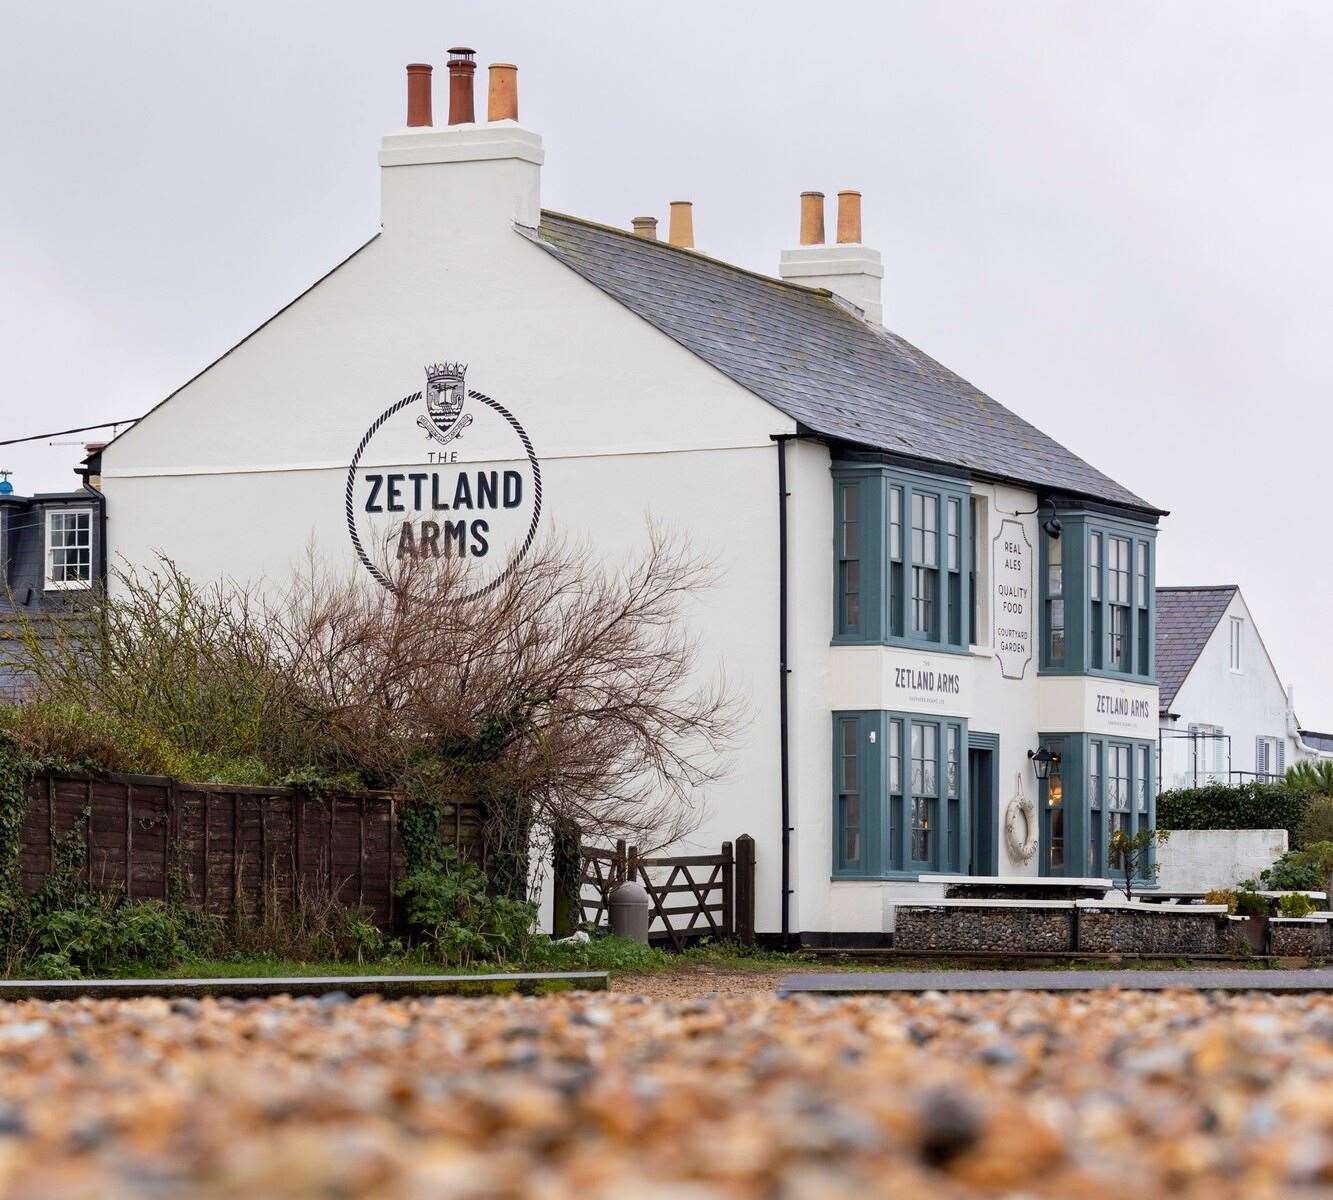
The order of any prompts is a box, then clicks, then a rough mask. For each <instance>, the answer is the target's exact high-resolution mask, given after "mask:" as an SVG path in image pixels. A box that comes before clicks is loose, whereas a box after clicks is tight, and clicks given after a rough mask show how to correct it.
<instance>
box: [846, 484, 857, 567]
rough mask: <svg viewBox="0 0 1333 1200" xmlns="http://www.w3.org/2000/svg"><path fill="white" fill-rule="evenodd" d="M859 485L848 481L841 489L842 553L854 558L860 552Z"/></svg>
mask: <svg viewBox="0 0 1333 1200" xmlns="http://www.w3.org/2000/svg"><path fill="white" fill-rule="evenodd" d="M860 491H861V485H860V484H857V483H850V484H848V485H847V486H846V487H844V488H843V489H842V554H843V557H844V558H855V557H856V556H857V555H858V554H860V552H861V535H860V528H861V525H860V520H859V514H860V511H861V509H860Z"/></svg>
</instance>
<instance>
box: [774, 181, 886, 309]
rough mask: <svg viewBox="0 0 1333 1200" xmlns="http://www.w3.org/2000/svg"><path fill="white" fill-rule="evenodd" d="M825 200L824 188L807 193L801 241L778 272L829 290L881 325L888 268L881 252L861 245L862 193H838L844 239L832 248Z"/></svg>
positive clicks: (786, 254)
mask: <svg viewBox="0 0 1333 1200" xmlns="http://www.w3.org/2000/svg"><path fill="white" fill-rule="evenodd" d="M823 203H824V197H823V194H822V193H820V192H803V193H802V194H801V245H800V246H799V247H798V248H797V249H795V250H784V251H783V252H782V257H781V259H780V260H779V262H778V275H779V276H780V277H781V278H783V279H789V280H791V282H793V283H801V284H805V286H806V287H819V288H827V289H828V290H829V291H830V292H832V293H833V294H834V295H835V296H838V297H839V298H841V299H843V300H845V301H847V303H848V304H851V305H852V306H853V307H855V308H856V309H857V310H859V311H860V313H861V315H862V317H864V319H865V320H867V321H869V322H870V323H871V324H872V325H881V324H883V321H884V306H883V303H882V301H881V299H880V290H881V283H882V281H883V279H884V267H883V266H882V265H881V263H880V257H879V251H878V250H872V249H870V247H868V246H865V245H862V243H861V193H860V192H853V191H842V192H839V193H838V225H837V229H838V241H837V243H836V244H835V245H832V246H829V245H825V244H824V217H823Z"/></svg>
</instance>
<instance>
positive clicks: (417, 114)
mask: <svg viewBox="0 0 1333 1200" xmlns="http://www.w3.org/2000/svg"><path fill="white" fill-rule="evenodd" d="M430 74H431V65H430V63H408V64H407V123H408V125H409V126H410V127H412V128H414V129H415V128H418V127H419V126H422V125H429V124H430V123H431V116H430Z"/></svg>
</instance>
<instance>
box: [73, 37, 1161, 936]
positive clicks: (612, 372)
mask: <svg viewBox="0 0 1333 1200" xmlns="http://www.w3.org/2000/svg"><path fill="white" fill-rule="evenodd" d="M449 69H450V74H451V112H450V121H449V124H448V125H440V126H436V125H434V124H433V123H432V118H431V114H430V74H429V67H427V66H425V65H421V64H416V65H414V66H413V67H411V68H409V106H408V115H409V120H408V125H407V126H406V127H404V128H401V129H396V130H393V131H391V132H390V133H388V134H387V135H386V136H385V137H384V140H383V143H382V145H381V148H380V154H379V171H380V178H381V182H382V195H383V229H382V231H381V232H380V233H378V234H376V235H375V236H374V237H373V238H372V239H371V240H370V241H369V242H368V243H367V244H366V245H364V246H363V247H362V248H361V249H359V250H358V251H357V252H356V253H355V254H353V255H352V256H351V257H350V258H348V259H347V260H346V261H345V262H343V263H342V264H341V265H339V266H338V267H336V268H335V269H334V270H333V271H331V272H330V273H329V274H328V275H326V276H325V277H324V278H323V279H321V280H320V281H319V282H318V283H316V284H314V285H313V286H312V287H311V288H310V289H309V290H308V291H306V292H305V293H304V294H303V295H301V296H299V297H298V298H297V299H295V300H294V301H292V303H291V304H290V305H288V306H287V307H286V308H284V309H283V310H282V311H281V312H279V313H278V314H277V315H275V316H273V317H272V318H270V319H269V320H268V321H266V322H265V323H264V324H262V325H261V326H260V327H259V328H258V329H256V330H255V332H254V333H252V334H251V335H250V336H249V337H247V338H246V339H245V340H243V341H242V342H241V343H240V344H239V345H237V346H236V347H234V348H233V349H232V350H230V351H228V352H227V353H226V354H225V355H223V356H222V357H221V358H220V359H218V361H216V362H215V363H213V364H212V365H211V366H209V367H208V368H206V369H205V370H203V371H202V372H201V373H200V374H199V375H197V376H196V377H195V378H194V379H192V380H190V381H189V382H188V383H187V384H185V385H184V386H183V387H182V388H180V389H179V390H178V391H177V392H175V393H174V394H173V395H171V396H169V397H168V398H167V399H165V400H164V401H162V402H161V403H160V404H158V405H157V407H155V408H154V409H153V410H152V411H151V412H149V413H148V415H147V416H146V417H145V418H143V419H142V420H141V421H140V422H139V423H138V424H136V425H135V426H134V427H133V428H132V429H131V430H129V431H128V432H126V433H123V434H121V436H120V437H118V438H116V439H115V440H114V441H113V442H112V443H111V444H110V445H108V446H107V447H106V448H105V450H103V451H102V453H101V455H100V459H99V461H98V462H97V463H95V464H92V465H93V466H96V467H97V468H98V469H100V474H101V478H102V481H103V488H104V491H105V495H106V499H107V522H108V526H107V529H108V534H107V536H108V545H109V547H110V553H111V554H113V555H116V556H122V557H123V558H125V559H127V560H129V561H130V562H142V561H145V560H149V559H151V558H152V556H153V555H155V554H156V553H157V552H159V551H161V552H163V553H165V554H167V555H169V556H171V557H172V558H173V559H175V561H176V562H177V563H178V564H179V566H180V567H181V568H182V569H183V570H185V571H187V572H188V573H190V574H193V575H197V576H201V577H218V576H228V577H231V578H233V579H238V580H248V579H255V580H258V579H261V578H265V579H270V580H273V579H281V578H283V576H284V575H285V574H287V573H288V572H290V571H291V570H292V569H293V568H296V567H299V566H300V564H301V563H302V562H303V561H304V559H305V555H306V549H307V547H308V546H309V545H310V544H312V543H313V544H314V545H315V546H316V547H317V549H318V551H319V552H320V553H321V555H323V556H324V557H325V558H326V559H327V560H328V561H330V562H334V563H340V564H346V566H347V567H348V569H355V570H358V571H364V572H365V574H366V579H367V584H368V586H378V584H377V583H376V582H375V580H376V571H375V566H374V555H373V554H372V553H370V552H369V550H370V548H373V547H375V546H377V545H380V544H382V540H383V539H384V538H385V537H386V536H387V537H388V538H390V539H391V544H393V545H396V546H397V547H398V552H399V553H411V554H456V555H463V556H466V557H467V558H468V560H469V561H470V563H471V564H472V568H473V569H474V570H475V571H476V573H477V579H478V582H479V586H484V585H485V583H486V582H487V581H489V580H493V579H494V578H495V577H496V576H497V574H498V573H499V572H502V571H504V570H505V569H506V567H507V565H508V564H509V563H510V562H512V561H513V560H514V558H515V557H516V556H518V555H522V554H523V553H524V552H525V549H526V547H527V546H528V544H529V541H530V539H531V537H532V536H534V534H539V533H540V532H541V531H542V530H543V529H546V528H550V527H553V526H554V527H558V528H560V529H561V530H563V531H567V532H570V533H574V534H579V535H586V536H587V537H588V538H590V539H592V541H593V543H594V544H595V545H596V547H597V548H598V550H599V552H600V553H601V554H603V555H605V557H606V559H607V561H608V562H611V563H615V562H620V561H623V560H624V559H625V557H626V556H629V555H633V554H634V553H635V552H636V551H637V550H639V549H640V548H641V547H642V546H643V544H644V540H645V534H646V525H645V523H646V520H647V519H648V518H649V517H651V518H652V519H654V520H656V521H657V522H659V523H661V524H663V525H665V526H667V527H668V528H672V529H676V530H680V531H683V532H685V533H687V534H688V536H689V538H690V540H691V542H692V543H693V545H694V546H696V547H697V548H698V549H699V550H700V551H701V552H703V553H705V554H707V555H708V556H709V557H710V558H712V560H713V561H714V562H715V563H716V564H717V566H718V570H719V582H718V584H717V586H716V587H714V588H713V589H712V590H710V591H709V592H707V593H706V594H703V595H701V596H700V597H698V599H697V600H696V601H694V602H693V607H692V609H691V611H690V619H691V623H692V628H693V630H694V632H695V633H697V636H698V641H699V646H700V650H701V659H702V663H701V667H702V669H703V670H706V671H707V672H708V673H710V674H711V673H712V672H713V671H714V669H715V668H716V667H717V666H718V665H719V664H721V665H723V666H725V669H726V672H727V675H728V677H729V679H730V681H731V683H732V684H733V685H734V686H736V687H738V688H739V689H741V690H742V691H743V693H744V695H745V697H746V699H747V700H748V702H749V710H750V714H751V718H750V720H749V723H748V725H747V726H746V729H745V731H744V735H743V737H742V739H741V741H740V743H739V745H738V746H737V747H736V749H735V752H734V755H733V762H734V769H733V771H732V773H731V775H730V776H729V777H728V778H727V779H726V780H725V781H723V782H722V783H720V784H718V785H715V786H713V787H712V788H711V789H710V791H709V793H708V794H707V795H706V796H705V797H704V803H705V806H706V810H707V817H706V819H705V821H704V823H703V825H702V827H701V828H700V829H699V830H698V831H697V832H696V833H695V834H693V835H692V840H691V842H690V844H689V848H688V849H687V848H686V847H680V848H679V849H681V850H682V851H683V852H689V850H690V849H693V850H694V851H696V852H697V851H699V850H706V849H707V850H715V849H716V848H717V846H718V844H719V843H720V842H721V841H722V840H723V839H733V838H735V837H736V836H737V835H739V834H741V833H748V834H751V835H752V836H753V837H754V838H755V840H756V851H757V853H756V858H757V864H758V879H757V911H756V922H757V928H758V930H759V931H760V932H761V933H766V934H778V933H782V934H792V935H795V936H798V937H800V938H802V939H803V940H805V941H807V942H811V943H819V942H821V941H827V940H828V939H831V938H848V937H856V936H859V935H864V934H881V933H882V932H883V931H884V930H886V929H888V928H891V922H892V920H893V907H894V901H895V899H901V898H904V897H923V896H926V897H928V896H938V895H940V894H941V888H940V885H939V884H938V882H935V883H932V882H929V881H927V882H921V881H920V880H919V877H920V876H921V875H928V874H932V873H955V874H958V873H961V874H974V875H980V876H1002V875H1023V876H1036V875H1048V876H1060V877H1084V876H1104V875H1105V874H1106V868H1107V864H1106V851H1105V847H1106V839H1107V836H1108V831H1109V830H1111V829H1116V828H1120V829H1124V830H1126V831H1133V830H1134V829H1137V828H1140V827H1145V826H1151V825H1152V824H1153V816H1154V806H1155V798H1156V794H1157V790H1158V789H1157V786H1156V763H1155V756H1156V749H1157V739H1158V730H1157V712H1158V690H1157V682H1156V668H1155V664H1154V646H1155V629H1154V622H1155V604H1156V601H1155V597H1156V587H1155V585H1156V579H1155V542H1156V534H1157V523H1158V519H1159V518H1160V517H1161V516H1163V515H1165V514H1164V513H1163V512H1162V510H1161V509H1159V508H1157V507H1156V506H1154V505H1153V504H1151V503H1149V502H1148V501H1146V500H1144V499H1142V498H1141V497H1139V496H1137V495H1136V494H1135V493H1134V492H1132V491H1131V490H1130V489H1128V488H1126V487H1124V486H1123V485H1121V484H1119V483H1117V482H1115V481H1114V480H1112V479H1110V478H1108V477H1107V476H1106V475H1104V474H1103V473H1101V472H1100V471H1098V470H1097V469H1096V468H1095V467H1092V466H1090V465H1089V464H1088V463H1086V462H1084V461H1083V460H1082V459H1080V458H1079V457H1078V456H1077V455H1075V454H1073V453H1072V452H1071V451H1069V450H1067V449H1066V448H1065V447H1063V446H1061V445H1060V444H1058V443H1057V442H1055V441H1054V440H1053V439H1052V438H1050V437H1048V436H1046V435H1045V434H1043V433H1042V432H1040V431H1039V430H1037V429H1035V428H1034V427H1033V426H1032V425H1030V424H1029V423H1028V422H1027V421H1025V420H1023V418H1022V417H1020V416H1018V415H1017V414H1016V413H1015V412H1013V411H1011V410H1010V409H1008V408H1005V407H1004V406H1002V405H1000V404H998V403H997V402H996V401H995V400H993V399H991V398H990V397H989V396H987V395H985V394H984V393H983V392H981V391H980V390H978V389H977V388H976V387H973V386H972V385H971V384H969V383H967V382H965V381H964V380H962V379H960V378H959V377H958V376H957V375H955V374H954V373H953V372H951V371H949V370H948V369H947V368H945V367H943V366H941V365H940V364H939V363H937V362H935V361H934V360H933V359H931V358H930V357H929V356H928V355H926V354H925V353H923V352H922V351H921V350H919V349H917V348H916V347H914V346H912V345H910V344H909V343H907V342H906V341H904V340H903V339H902V338H900V337H898V336H897V335H896V334H894V333H892V332H891V331H890V330H889V329H887V328H886V327H885V326H884V325H883V324H882V321H881V278H882V274H883V271H882V267H881V264H880V255H879V253H878V252H877V251H875V250H872V249H870V248H868V247H867V246H865V245H864V244H863V243H862V234H861V210H860V202H861V197H860V195H859V194H857V193H855V192H850V191H847V192H842V193H839V197H838V216H837V233H836V240H826V239H825V235H824V227H823V226H824V201H823V196H822V195H819V194H817V193H810V194H807V195H805V196H803V197H802V198H801V201H800V208H801V218H802V219H801V222H800V231H801V232H800V239H799V244H798V245H797V246H795V247H793V248H791V249H789V250H786V251H783V252H782V254H781V255H780V256H779V254H778V253H777V247H775V253H774V265H775V267H776V268H777V273H776V277H770V276H767V275H761V274H756V273H754V272H752V271H749V270H744V269H741V268H739V267H736V266H733V265H731V264H729V263H726V262H723V261H720V260H718V259H716V258H712V257H710V256H708V255H707V254H705V253H701V252H700V251H699V250H697V249H696V248H694V245H693V235H692V221H691V209H690V207H689V205H687V204H684V203H675V204H673V205H672V206H671V217H672V220H671V231H670V237H669V239H668V240H667V241H665V242H664V241H659V240H658V239H657V236H656V232H655V224H656V223H655V221H654V220H653V219H651V218H638V219H635V221H634V230H633V232H631V231H629V230H623V229H616V228H611V227H608V226H605V225H601V224H597V223H595V222H592V221H587V220H583V219H581V218H578V217H574V216H568V215H565V214H562V213H559V212H554V211H550V210H548V209H543V207H542V163H543V159H544V156H545V151H544V149H543V146H542V140H541V138H540V137H539V136H538V135H537V134H536V133H534V132H533V131H531V130H529V129H527V128H525V127H524V126H522V125H521V124H519V122H518V120H517V92H516V84H515V75H514V74H513V72H514V68H512V67H511V66H508V65H505V64H496V65H495V66H494V67H492V68H491V71H492V85H493V86H492V89H491V98H492V104H491V107H490V110H489V112H488V118H489V119H487V120H484V121H482V120H476V119H474V116H473V112H472V108H471V103H472V102H471V87H472V72H473V69H474V64H473V62H472V59H471V52H466V53H464V52H459V53H457V54H455V55H454V56H453V58H451V60H450V63H449ZM566 136H571V134H568V133H567V134H566ZM775 137H780V133H779V131H778V130H777V128H776V127H775ZM865 145H866V146H867V148H872V147H876V146H878V145H879V143H878V142H876V141H875V140H874V139H871V140H869V141H867V142H866V143H865ZM883 152H884V153H890V152H891V151H890V150H888V149H885V150H884V151H883ZM856 165H857V164H855V163H850V164H848V168H849V170H854V169H855V167H856ZM738 179H739V177H738ZM795 200H796V198H795V197H793V201H795ZM793 207H795V205H794V206H793ZM888 299H889V301H890V303H889V305H888V306H887V307H888V308H889V309H890V310H891V309H892V299H893V298H892V297H891V296H890V297H889V298H888ZM1020 399H1021V397H1020ZM1124 436H1125V437H1126V438H1129V437H1131V436H1133V431H1131V430H1125V431H1124Z"/></svg>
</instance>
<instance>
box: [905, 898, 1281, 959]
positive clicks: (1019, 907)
mask: <svg viewBox="0 0 1333 1200" xmlns="http://www.w3.org/2000/svg"><path fill="white" fill-rule="evenodd" d="M1075 913H1077V919H1075ZM894 946H895V947H896V948H898V949H900V950H962V951H966V950H1006V951H1012V952H1014V953H1017V954H1049V953H1052V952H1064V951H1082V952H1086V953H1089V954H1111V953H1114V954H1183V955H1195V954H1199V955H1202V954H1231V953H1234V952H1236V949H1237V935H1236V934H1235V932H1234V931H1233V930H1232V928H1231V923H1230V922H1229V921H1228V920H1227V918H1226V914H1225V912H1222V911H1219V910H1214V909H1213V908H1211V907H1209V908H1207V909H1201V908H1191V907H1184V906H1181V907H1157V906H1153V907H1147V906H1145V907H1142V908H1139V907H1135V908H1129V907H1126V906H1124V905H1108V906H1106V907H1104V908H1099V907H1095V906H1091V905H1088V904H1086V903H1083V904H1078V905H1077V906H1076V905H1075V903H1074V902H1072V901H1046V902H1044V903H1042V902H1035V901H1034V902H1028V903H1022V902H1017V901H1009V902H1007V903H1005V902H996V903H994V904H993V905H986V904H983V903H979V902H977V901H972V902H971V903H968V904H962V903H957V902H955V903H949V902H945V903H940V902H936V903H933V904H919V905H916V904H900V905H898V906H897V909H896V919H895V932H894ZM1274 953H1278V951H1274ZM1291 953H1293V954H1295V953H1305V952H1304V951H1295V950H1293V951H1291Z"/></svg>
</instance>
